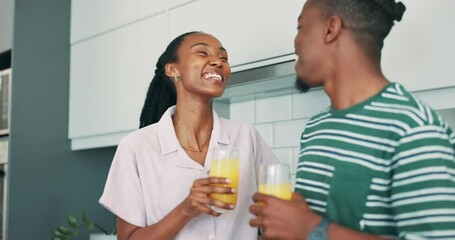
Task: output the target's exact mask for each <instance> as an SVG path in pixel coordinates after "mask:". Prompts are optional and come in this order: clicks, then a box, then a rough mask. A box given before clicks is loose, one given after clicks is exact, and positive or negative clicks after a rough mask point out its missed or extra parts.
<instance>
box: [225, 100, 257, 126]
mask: <svg viewBox="0 0 455 240" xmlns="http://www.w3.org/2000/svg"><path fill="white" fill-rule="evenodd" d="M254 104H255V102H254V100H250V101H244V102H235V103H231V104H230V114H231V116H230V119H235V120H238V121H241V122H247V123H254V112H255V111H254Z"/></svg>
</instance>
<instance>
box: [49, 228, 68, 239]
mask: <svg viewBox="0 0 455 240" xmlns="http://www.w3.org/2000/svg"><path fill="white" fill-rule="evenodd" d="M52 236H53V237H64V236H66V234H64V233H62V232H60V231H59V230H58V229H55V230H54V231H53V232H52Z"/></svg>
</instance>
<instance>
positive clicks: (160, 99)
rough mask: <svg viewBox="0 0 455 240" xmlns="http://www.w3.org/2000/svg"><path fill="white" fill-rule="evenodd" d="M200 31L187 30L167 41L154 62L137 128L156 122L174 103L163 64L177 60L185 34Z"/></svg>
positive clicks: (172, 92)
mask: <svg viewBox="0 0 455 240" xmlns="http://www.w3.org/2000/svg"><path fill="white" fill-rule="evenodd" d="M194 33H200V32H187V33H184V34H182V35H180V36H178V37H176V38H175V39H174V40H172V42H170V43H169V45H168V46H167V48H166V50H165V51H164V53H163V54H161V56H160V58H159V59H158V62H157V63H156V69H155V76H154V77H153V79H152V81H151V82H150V85H149V88H148V91H147V96H146V98H145V102H144V106H143V107H142V112H141V116H140V119H139V128H143V127H145V126H148V125H150V124H153V123H156V122H158V121H159V120H160V118H161V116H162V115H163V114H164V112H166V110H167V109H168V108H169V107H170V106H172V105H175V104H176V102H177V94H176V92H175V86H174V84H173V83H172V80H171V79H169V77H168V76H166V73H165V66H166V64H168V63H173V62H177V60H178V50H179V48H180V46H181V45H182V42H183V40H184V39H185V37H186V36H188V35H190V34H194Z"/></svg>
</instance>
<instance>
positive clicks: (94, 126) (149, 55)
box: [69, 14, 167, 149]
mask: <svg viewBox="0 0 455 240" xmlns="http://www.w3.org/2000/svg"><path fill="white" fill-rule="evenodd" d="M163 22H166V15H165V14H160V15H157V16H155V17H153V18H148V19H146V20H143V21H140V22H137V23H134V24H132V25H128V26H126V27H124V28H121V29H117V30H116V31H113V32H110V33H108V34H104V35H102V36H99V37H96V38H93V39H90V40H88V41H84V42H81V43H79V44H76V45H73V46H72V47H71V73H70V91H71V92H70V113H69V137H70V138H71V139H72V144H73V149H80V148H86V147H87V146H90V145H91V144H93V143H92V142H95V146H98V147H99V146H109V145H115V144H117V141H118V138H119V137H121V136H123V135H124V134H123V133H127V132H130V131H132V130H134V129H137V128H138V126H139V115H140V111H141V108H142V104H143V102H144V99H145V94H146V91H147V88H148V85H149V82H150V81H151V79H152V77H153V74H154V70H155V64H156V61H157V59H158V58H159V56H160V54H161V53H162V51H163V49H164V48H165V46H166V44H167V43H166V27H165V25H164V24H163ZM110 134H113V135H116V136H117V137H116V138H113V139H112V138H111V139H109V137H107V136H106V135H110Z"/></svg>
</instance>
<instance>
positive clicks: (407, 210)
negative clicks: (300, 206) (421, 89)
mask: <svg viewBox="0 0 455 240" xmlns="http://www.w3.org/2000/svg"><path fill="white" fill-rule="evenodd" d="M454 151H455V133H454V132H453V131H452V130H451V129H450V127H449V126H448V125H447V123H445V122H444V121H443V120H442V119H441V118H440V117H439V116H438V114H437V113H436V112H435V111H433V110H432V109H430V108H429V107H428V106H425V105H424V104H422V103H421V102H419V101H418V100H416V99H415V98H414V97H413V96H412V95H411V94H410V93H409V92H407V91H406V90H405V89H404V88H403V87H402V86H401V85H400V84H397V83H390V84H389V85H388V86H387V87H386V88H385V89H384V90H382V91H381V92H380V93H378V94H377V95H375V96H374V97H372V98H370V99H368V100H366V101H364V102H362V103H360V104H358V105H356V106H353V107H351V108H349V109H345V110H339V111H336V110H333V109H328V110H326V111H324V112H322V113H320V114H318V115H316V116H314V117H313V118H312V119H311V120H310V121H309V122H308V123H307V126H306V128H305V131H304V132H303V134H302V136H301V141H300V159H299V164H298V169H297V178H296V184H295V191H296V192H299V193H300V194H302V195H303V196H304V197H305V199H306V201H307V202H308V204H309V207H310V208H311V209H312V210H314V211H315V212H317V213H319V214H321V215H324V216H326V217H328V218H329V219H330V220H331V221H333V222H335V223H337V224H339V225H342V226H345V227H348V228H351V229H354V230H357V231H362V232H365V233H369V234H373V235H380V236H384V237H390V238H401V239H433V238H434V239H455V155H454Z"/></svg>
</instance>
